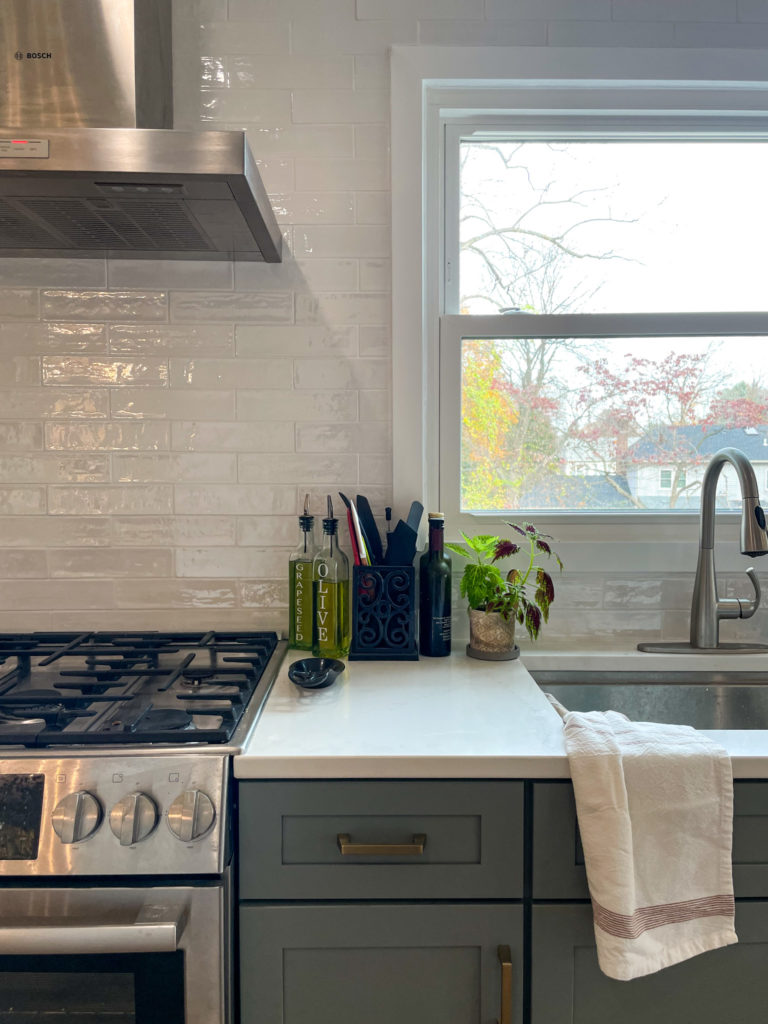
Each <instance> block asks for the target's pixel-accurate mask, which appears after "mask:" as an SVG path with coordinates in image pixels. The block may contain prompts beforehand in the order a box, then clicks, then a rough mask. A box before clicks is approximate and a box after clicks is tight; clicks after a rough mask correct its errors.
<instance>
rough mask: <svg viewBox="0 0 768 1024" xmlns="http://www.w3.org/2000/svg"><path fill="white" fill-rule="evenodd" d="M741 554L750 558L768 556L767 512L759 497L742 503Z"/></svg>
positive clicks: (747, 499)
mask: <svg viewBox="0 0 768 1024" xmlns="http://www.w3.org/2000/svg"><path fill="white" fill-rule="evenodd" d="M755 494H757V490H755ZM741 553H742V555H749V557H750V558H757V557H758V556H759V555H768V534H767V533H766V532H765V512H763V509H762V507H761V505H760V499H759V498H758V497H754V498H744V500H743V501H742V503H741Z"/></svg>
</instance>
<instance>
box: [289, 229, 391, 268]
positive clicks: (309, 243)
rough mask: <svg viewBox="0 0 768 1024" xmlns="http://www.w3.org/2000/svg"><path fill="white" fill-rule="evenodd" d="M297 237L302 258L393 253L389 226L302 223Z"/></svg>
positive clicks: (295, 234) (297, 231)
mask: <svg viewBox="0 0 768 1024" xmlns="http://www.w3.org/2000/svg"><path fill="white" fill-rule="evenodd" d="M294 238H295V245H296V250H295V251H296V256H297V257H298V258H299V259H302V258H304V259H309V258H322V257H328V256H337V257H338V256H340V255H343V254H345V253H346V254H347V255H348V256H381V257H384V256H387V255H388V254H389V229H388V227H387V226H386V225H378V224H372V225H368V224H364V225H360V224H351V225H343V226H341V227H337V226H335V225H327V224H310V225H306V226H305V225H299V226H296V227H295V228H294Z"/></svg>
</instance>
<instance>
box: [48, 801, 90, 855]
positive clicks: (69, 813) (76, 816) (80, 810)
mask: <svg viewBox="0 0 768 1024" xmlns="http://www.w3.org/2000/svg"><path fill="white" fill-rule="evenodd" d="M52 824H53V831H54V832H55V833H56V835H57V836H58V837H59V839H60V840H61V841H62V843H65V844H66V845H69V844H71V843H80V842H82V841H83V839H87V838H88V837H89V836H92V835H93V833H94V832H95V831H96V829H97V828H98V827H99V825H100V824H101V804H100V803H99V801H98V800H97V799H96V797H95V796H94V795H93V794H92V793H89V792H88V791H87V790H85V789H81V790H79V791H78V792H77V793H70V794H69V795H68V796H65V797H64V799H63V800H60V801H59V803H58V804H56V807H55V808H54V811H53V817H52Z"/></svg>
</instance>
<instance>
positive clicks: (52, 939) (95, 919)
mask: <svg viewBox="0 0 768 1024" xmlns="http://www.w3.org/2000/svg"><path fill="white" fill-rule="evenodd" d="M2 909H3V908H2V906H1V904H0V912H2ZM57 909H58V908H57ZM89 909H90V911H91V912H90V913H87V914H86V915H85V916H80V914H77V913H74V914H72V915H69V914H67V915H65V916H60V915H59V914H56V913H55V911H54V914H53V915H51V916H50V917H49V916H48V915H47V914H46V915H44V916H38V915H36V914H34V915H30V916H28V917H25V916H22V917H19V918H17V919H16V920H14V921H13V923H12V924H8V923H6V922H5V921H3V920H2V917H5V915H4V914H3V915H2V917H0V954H3V955H6V954H7V955H11V956H21V955H26V956H41V955H44V954H48V953H60V954H64V955H77V954H84V955H87V954H90V953H173V952H175V951H176V950H177V949H178V948H179V939H180V938H181V935H182V932H183V930H184V924H185V923H186V903H185V901H184V900H181V899H180V900H179V901H178V902H176V901H172V900H165V901H164V902H162V903H150V902H147V903H142V904H139V906H138V908H137V910H136V912H135V913H130V914H126V907H125V906H124V905H123V906H112V907H111V908H110V906H109V905H108V904H105V906H104V908H103V910H101V909H99V910H98V911H97V912H96V913H93V908H89Z"/></svg>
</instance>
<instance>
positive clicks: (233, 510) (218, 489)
mask: <svg viewBox="0 0 768 1024" xmlns="http://www.w3.org/2000/svg"><path fill="white" fill-rule="evenodd" d="M174 495H175V497H174V500H175V507H176V511H177V512H183V513H184V514H185V515H234V516H250V515H260V516H274V515H278V516H280V515H289V514H290V513H292V512H294V511H295V509H296V488H295V487H290V486H263V485H260V484H237V485H226V486H225V485H224V484H213V485H209V486H200V485H195V484H177V485H176V487H175V488H174Z"/></svg>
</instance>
